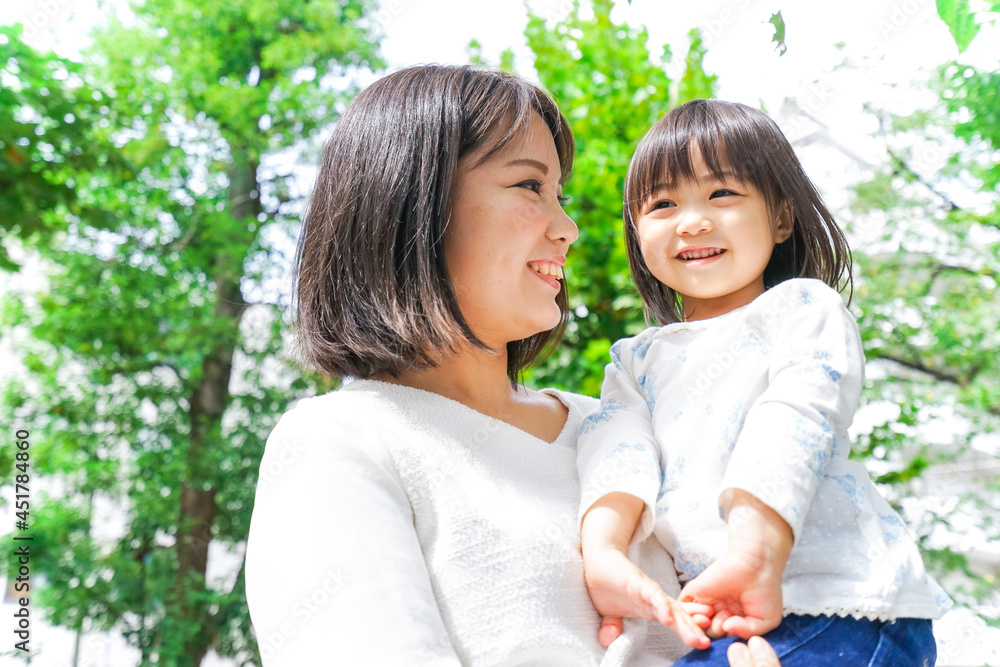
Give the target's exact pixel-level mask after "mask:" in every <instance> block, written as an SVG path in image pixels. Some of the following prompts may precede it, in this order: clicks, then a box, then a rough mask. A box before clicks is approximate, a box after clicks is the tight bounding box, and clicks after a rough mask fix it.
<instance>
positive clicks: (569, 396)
mask: <svg viewBox="0 0 1000 667" xmlns="http://www.w3.org/2000/svg"><path fill="white" fill-rule="evenodd" d="M543 391H545V392H546V393H551V394H553V395H554V396H555V397H556V398H558V399H559V400H560V401H562V403H563V405H565V406H566V407H567V408H569V409H570V410H571V411H576V412H578V413H579V414H582V415H587V414H588V413H590V412H593V411H594V410H596V409H597V408H598V406H600V404H601V402H600V400H598V399H596V398H594V397H592V396H584V395H583V394H574V393H573V392H571V391H565V390H563V389H544V390H543Z"/></svg>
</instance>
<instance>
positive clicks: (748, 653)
mask: <svg viewBox="0 0 1000 667" xmlns="http://www.w3.org/2000/svg"><path fill="white" fill-rule="evenodd" d="M726 657H727V658H729V667H781V661H780V660H778V655H777V654H776V653H775V652H774V649H773V648H771V645H770V644H768V643H767V640H766V639H764V638H762V637H751V638H750V640H749V641H748V642H747V643H746V644H743V643H742V642H733V644H732V645H731V646H730V647H729V650H728V651H727V652H726Z"/></svg>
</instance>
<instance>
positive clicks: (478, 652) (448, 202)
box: [246, 66, 777, 667]
mask: <svg viewBox="0 0 1000 667" xmlns="http://www.w3.org/2000/svg"><path fill="white" fill-rule="evenodd" d="M572 160H573V138H572V134H571V133H570V130H569V127H568V125H567V123H566V120H565V118H564V117H563V116H562V114H561V113H560V112H559V110H558V109H557V108H556V106H555V104H554V103H553V102H552V100H551V99H550V98H549V97H548V96H547V95H545V94H544V93H543V92H542V91H540V90H539V89H537V88H535V87H534V86H533V85H531V84H529V83H527V82H525V81H523V80H521V79H519V78H517V77H514V76H511V75H507V74H503V73H499V72H484V71H479V70H475V69H472V68H469V67H437V66H426V67H416V68H412V69H408V70H403V71H401V72H397V73H395V74H392V75H390V76H387V77H385V78H383V79H381V80H380V81H378V82H376V83H375V84H373V85H372V86H370V87H369V88H367V89H366V90H364V91H363V92H362V93H361V94H359V95H358V97H357V98H356V99H355V101H354V102H353V103H352V104H351V106H350V108H349V109H348V111H347V112H346V113H345V114H344V116H343V117H342V118H341V119H340V120H339V121H338V123H337V126H336V128H335V130H334V133H333V136H332V137H331V139H330V143H329V145H328V147H327V150H326V153H325V155H324V158H323V164H322V167H321V169H320V173H319V177H318V180H317V183H316V187H315V191H314V194H313V198H312V201H311V203H310V206H309V210H308V213H307V215H306V217H305V219H304V224H303V228H302V232H301V237H300V241H299V249H298V256H297V267H296V269H297V274H298V276H297V294H296V305H297V311H298V312H297V319H298V325H299V334H300V339H299V340H300V348H301V352H302V356H303V358H304V360H305V361H306V362H307V363H309V364H310V365H312V366H313V367H315V368H317V369H319V370H321V371H323V372H326V373H329V374H331V375H339V376H350V377H353V378H356V380H355V381H353V382H350V383H348V384H347V385H346V386H345V387H344V388H343V389H341V390H339V391H337V392H334V393H331V394H327V395H325V396H320V397H316V398H310V399H306V400H303V401H301V402H300V403H299V404H298V405H297V406H296V407H295V408H294V409H292V410H290V411H289V412H288V413H287V414H286V415H285V416H284V417H283V418H282V419H281V421H280V423H279V424H278V425H277V427H276V428H275V430H274V432H273V433H272V435H271V437H270V439H269V440H268V444H267V449H266V452H265V454H264V459H263V461H262V463H261V470H262V474H261V479H260V482H259V484H258V489H257V499H256V505H255V508H254V513H253V519H252V523H251V528H250V537H249V543H248V547H247V565H246V567H247V601H248V604H249V606H250V610H251V616H252V620H253V622H254V626H255V628H256V631H257V636H258V641H259V646H260V649H261V656H262V658H263V660H264V664H265V665H266V666H267V667H272V666H275V667H277V666H281V665H295V666H301V665H311V664H338V665H339V664H343V665H410V664H412V665H460V664H464V665H499V664H504V665H529V664H530V665H547V666H555V665H573V666H574V667H576V666H579V665H602V666H611V665H626V664H628V665H645V664H658V665H663V664H669V662H670V661H672V660H673V659H676V658H677V657H679V656H681V655H683V654H684V653H685V652H686V651H687V648H686V647H685V646H684V645H683V644H682V643H681V641H680V640H679V638H678V636H677V634H676V633H675V632H674V631H673V629H671V628H666V627H664V626H661V625H658V624H649V625H648V626H647V624H646V623H645V622H644V621H640V620H631V619H629V620H626V621H625V624H624V632H623V634H622V635H621V637H620V638H619V639H617V640H616V641H615V642H614V643H612V645H611V647H610V648H609V649H607V651H605V649H604V648H602V647H601V645H600V644H599V643H598V640H597V629H598V627H599V625H600V622H601V617H600V615H599V614H598V612H597V610H595V609H594V607H593V606H592V604H591V602H590V599H589V597H588V596H587V591H586V587H585V586H584V581H583V570H582V564H581V559H580V552H579V527H578V525H577V522H576V515H577V503H578V498H579V490H578V481H577V476H576V470H575V455H576V454H575V446H576V436H577V428H578V426H579V423H580V421H581V419H582V418H583V417H584V416H585V415H586V414H587V413H588V412H589V411H590V410H591V409H592V408H593V407H594V406H595V404H596V401H595V400H593V399H590V398H586V397H582V396H576V395H573V394H568V393H565V392H561V391H556V390H543V391H537V392H536V391H531V390H528V389H525V388H524V387H522V386H520V385H519V384H518V383H517V378H518V375H519V373H520V371H521V370H522V369H523V368H524V367H525V366H526V365H527V364H528V363H530V362H531V361H532V360H533V359H534V358H535V357H536V356H537V355H538V354H539V352H541V351H542V350H543V349H544V348H545V347H546V346H547V345H549V344H551V343H553V342H554V341H555V340H557V338H558V335H559V333H560V331H561V329H562V326H563V325H564V323H565V321H566V316H567V309H566V289H565V286H564V284H563V283H562V282H561V277H562V267H563V265H564V264H565V261H566V254H567V251H568V249H569V246H570V244H572V242H573V241H574V240H575V239H576V237H577V229H576V225H575V224H574V223H573V221H572V220H570V219H569V218H568V217H567V216H566V215H565V213H564V212H563V210H562V207H561V203H560V198H561V195H562V183H563V181H564V180H565V178H566V176H567V175H568V174H569V171H570V168H571V165H572ZM635 555H636V558H637V559H638V562H639V563H640V564H641V566H642V567H643V569H644V570H645V571H646V572H648V573H650V574H651V575H652V576H654V577H655V578H656V579H657V580H658V581H660V582H663V583H664V585H665V589H666V591H667V593H670V594H673V595H676V594H677V592H678V587H677V583H676V577H675V575H674V572H673V567H672V563H671V562H670V560H669V557H667V555H666V553H665V552H664V551H663V549H662V548H660V547H659V545H658V544H656V543H655V541H650V542H648V543H645V544H643V545H638V546H637V548H636V554H635ZM603 611H604V612H605V613H606V614H608V615H609V616H612V615H613V616H622V615H628V610H614V609H611V610H603ZM681 621H683V623H684V624H681ZM688 623H689V619H684V618H683V617H680V618H679V623H678V624H679V625H680V626H681V627H683V628H685V629H686V631H688V632H692V631H693V630H692V626H690V625H689V624H688ZM738 650H742V651H743V652H744V654H743V655H742V656H740V655H737V656H734V663H733V664H747V665H750V664H757V665H770V664H777V663H776V661H775V662H767V660H768V659H769V658H760V659H758V661H757V662H756V663H753V662H752V661H751V658H749V656H748V655H747V654H746V649H745V647H741V649H738ZM741 658H742V659H743V660H744V662H742V663H741V662H740V659H741Z"/></svg>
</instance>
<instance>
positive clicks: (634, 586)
mask: <svg viewBox="0 0 1000 667" xmlns="http://www.w3.org/2000/svg"><path fill="white" fill-rule="evenodd" d="M584 576H585V578H586V581H587V590H588V591H589V592H590V599H591V601H592V602H593V603H594V607H595V608H596V609H597V611H598V612H600V614H601V617H602V618H601V629H600V630H599V631H598V633H597V639H598V641H599V642H600V643H601V646H604V647H607V646H609V645H610V644H611V642H612V641H614V640H615V639H616V638H617V637H618V636H619V635H620V634H621V633H622V619H623V618H625V617H628V618H644V619H646V620H647V621H654V622H657V623H662V624H663V625H672V626H674V629H675V630H676V631H677V635H678V636H679V637H680V638H681V640H682V641H683V642H684V643H685V644H687V645H688V646H692V647H694V648H701V649H704V648H708V645H709V643H710V641H709V639H708V637H707V636H705V632H704V631H703V630H702V629H701V628H700V627H699V626H698V624H697V623H695V621H694V620H693V619H692V618H691V616H690V615H689V614H688V612H687V611H685V609H684V607H682V606H681V604H680V603H679V602H677V600H675V599H674V598H672V597H670V596H669V595H667V594H666V593H664V592H663V589H662V588H661V587H660V585H659V584H658V583H656V582H655V581H653V580H652V579H650V578H649V577H648V576H647V575H646V574H645V573H644V572H643V571H642V570H640V569H639V568H638V567H637V566H636V565H635V564H634V563H633V562H632V561H630V560H629V559H628V557H627V556H626V555H625V554H624V553H622V552H621V551H617V550H615V549H607V550H602V551H594V552H591V553H590V554H589V555H588V558H587V559H586V560H584ZM690 609H691V610H693V611H696V612H699V613H702V614H704V615H707V614H709V613H711V608H710V607H708V606H707V605H691V606H690Z"/></svg>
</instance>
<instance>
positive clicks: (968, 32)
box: [937, 0, 997, 53]
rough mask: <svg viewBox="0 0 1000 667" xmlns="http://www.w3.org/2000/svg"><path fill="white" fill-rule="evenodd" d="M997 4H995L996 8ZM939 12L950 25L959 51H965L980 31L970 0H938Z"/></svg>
mask: <svg viewBox="0 0 1000 667" xmlns="http://www.w3.org/2000/svg"><path fill="white" fill-rule="evenodd" d="M996 6H997V5H996V4H994V9H995V8H996ZM937 12H938V16H940V17H941V20H942V21H944V22H945V24H946V25H947V26H948V30H949V31H950V32H951V36H952V38H953V39H954V40H955V44H956V45H957V46H958V52H959V53H961V52H963V51H965V49H966V48H968V46H969V43H970V42H972V40H973V38H974V37H975V36H976V34H977V33H978V32H979V24H977V23H976V17H975V14H973V13H972V11H970V9H969V0H937Z"/></svg>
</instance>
